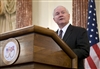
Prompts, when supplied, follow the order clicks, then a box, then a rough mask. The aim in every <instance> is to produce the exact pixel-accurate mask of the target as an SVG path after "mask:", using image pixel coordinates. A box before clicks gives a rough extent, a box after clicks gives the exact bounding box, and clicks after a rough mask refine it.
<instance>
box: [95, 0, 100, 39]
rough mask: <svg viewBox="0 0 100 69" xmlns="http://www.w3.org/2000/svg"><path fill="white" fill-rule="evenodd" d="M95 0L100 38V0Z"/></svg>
mask: <svg viewBox="0 0 100 69" xmlns="http://www.w3.org/2000/svg"><path fill="white" fill-rule="evenodd" d="M95 2H96V14H97V23H98V30H99V38H100V0H95Z"/></svg>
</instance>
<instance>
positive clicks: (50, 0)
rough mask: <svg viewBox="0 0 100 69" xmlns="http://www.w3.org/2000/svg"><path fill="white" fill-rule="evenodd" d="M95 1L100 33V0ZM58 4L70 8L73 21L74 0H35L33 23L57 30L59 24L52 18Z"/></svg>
mask: <svg viewBox="0 0 100 69" xmlns="http://www.w3.org/2000/svg"><path fill="white" fill-rule="evenodd" d="M95 2H96V9H97V10H96V12H97V23H98V29H99V35H100V0H95ZM58 5H63V6H65V7H66V8H67V9H68V10H69V12H70V14H71V18H70V22H71V23H72V0H33V24H34V25H38V26H42V27H46V28H47V27H49V28H50V29H53V30H57V28H58V26H57V25H56V23H55V22H54V21H53V19H52V18H53V16H52V13H53V10H54V8H55V7H56V6H58Z"/></svg>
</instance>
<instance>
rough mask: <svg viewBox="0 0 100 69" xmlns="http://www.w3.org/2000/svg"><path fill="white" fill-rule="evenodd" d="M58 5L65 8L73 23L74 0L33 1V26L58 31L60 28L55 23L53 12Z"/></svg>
mask: <svg viewBox="0 0 100 69" xmlns="http://www.w3.org/2000/svg"><path fill="white" fill-rule="evenodd" d="M58 5H63V6H65V7H66V8H67V9H68V10H69V12H70V14H71V19H70V22H72V0H33V24H35V25H39V26H42V27H49V28H50V29H53V30H57V28H58V26H57V25H56V23H55V22H54V21H53V16H52V14H53V10H54V8H55V7H57V6H58Z"/></svg>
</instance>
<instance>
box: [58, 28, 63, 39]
mask: <svg viewBox="0 0 100 69" xmlns="http://www.w3.org/2000/svg"><path fill="white" fill-rule="evenodd" d="M62 33H63V31H62V30H60V33H59V37H60V38H62Z"/></svg>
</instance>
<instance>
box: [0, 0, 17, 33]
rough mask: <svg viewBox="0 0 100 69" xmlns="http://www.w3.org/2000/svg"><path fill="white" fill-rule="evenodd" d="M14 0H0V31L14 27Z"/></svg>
mask: <svg viewBox="0 0 100 69" xmlns="http://www.w3.org/2000/svg"><path fill="white" fill-rule="evenodd" d="M15 24H16V0H0V33H3V32H7V31H10V30H13V29H15V26H16V25H15Z"/></svg>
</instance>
